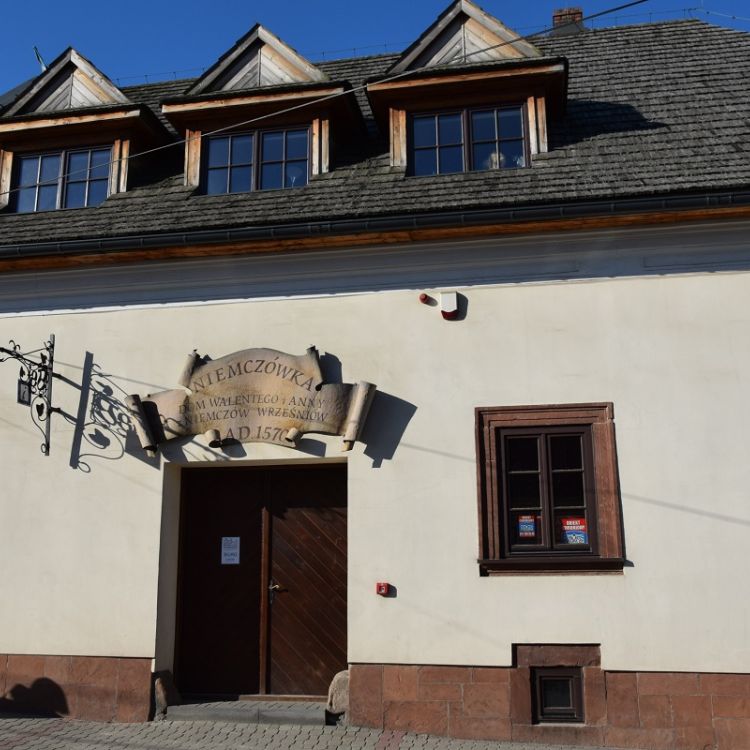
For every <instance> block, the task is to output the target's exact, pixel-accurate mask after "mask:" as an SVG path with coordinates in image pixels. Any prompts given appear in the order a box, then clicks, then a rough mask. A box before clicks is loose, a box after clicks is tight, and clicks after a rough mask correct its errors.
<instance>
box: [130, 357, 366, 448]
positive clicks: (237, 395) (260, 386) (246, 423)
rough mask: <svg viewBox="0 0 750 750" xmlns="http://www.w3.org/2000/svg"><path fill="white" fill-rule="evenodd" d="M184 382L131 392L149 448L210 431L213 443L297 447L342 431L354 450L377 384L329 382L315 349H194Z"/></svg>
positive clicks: (138, 427)
mask: <svg viewBox="0 0 750 750" xmlns="http://www.w3.org/2000/svg"><path fill="white" fill-rule="evenodd" d="M179 382H180V384H181V385H182V386H183V387H182V388H179V389H174V390H170V391H161V392H160V393H153V394H149V395H148V396H144V397H143V398H141V397H140V396H129V397H128V399H127V405H128V408H129V409H130V412H131V415H132V416H133V421H134V424H135V427H136V432H137V433H138V437H139V439H140V441H141V445H142V446H143V448H144V449H145V450H148V451H154V450H156V447H157V445H158V444H159V443H161V442H164V441H165V440H171V439H172V438H178V437H186V436H191V435H205V436H206V439H207V440H208V442H209V444H210V445H211V447H214V448H216V447H219V446H221V445H225V444H228V443H231V442H241V443H253V442H259V443H275V444H276V445H285V446H290V447H293V446H294V445H295V443H296V442H297V440H298V439H299V438H300V437H301V436H302V435H303V434H304V433H306V432H318V433H322V434H325V435H342V436H343V438H344V450H351V448H352V445H353V444H354V441H355V440H356V439H357V438H358V437H359V435H360V432H361V430H362V427H363V425H364V422H365V419H366V418H367V412H368V410H369V408H370V404H371V403H372V399H373V396H374V395H375V386H374V385H372V383H364V382H360V383H357V384H356V385H352V384H349V383H324V382H323V376H322V373H321V370H320V362H319V360H318V351H317V349H315V347H311V348H310V349H308V350H307V352H305V354H303V355H301V356H295V355H292V354H284V353H283V352H278V351H275V350H274V349H245V350H244V351H241V352H235V353H234V354H229V355H228V356H226V357H222V358H221V359H215V360H212V359H209V358H208V357H200V356H198V355H197V354H195V353H194V354H192V355H190V357H189V359H188V363H187V365H186V366H185V369H184V370H183V373H182V375H181V376H180V378H179Z"/></svg>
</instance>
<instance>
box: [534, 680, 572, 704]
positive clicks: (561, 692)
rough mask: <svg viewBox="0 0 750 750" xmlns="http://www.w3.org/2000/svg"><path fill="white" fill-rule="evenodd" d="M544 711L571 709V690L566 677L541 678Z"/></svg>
mask: <svg viewBox="0 0 750 750" xmlns="http://www.w3.org/2000/svg"><path fill="white" fill-rule="evenodd" d="M541 679H542V691H541V692H542V707H543V708H544V709H561V708H573V690H572V685H571V681H570V678H568V677H542V678H541Z"/></svg>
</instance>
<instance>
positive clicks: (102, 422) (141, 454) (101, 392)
mask: <svg viewBox="0 0 750 750" xmlns="http://www.w3.org/2000/svg"><path fill="white" fill-rule="evenodd" d="M63 380H64V381H65V382H66V383H67V384H68V385H70V386H72V387H74V388H78V389H79V390H80V393H81V395H80V399H79V401H78V413H77V415H76V416H75V417H71V416H70V415H67V414H64V415H63V416H65V417H66V418H67V419H68V421H70V422H72V423H73V424H74V425H75V431H74V433H73V443H72V445H71V449H70V467H71V468H73V469H78V470H79V471H82V472H84V473H86V474H88V473H89V472H91V469H92V465H91V462H92V461H117V460H118V459H120V458H122V457H123V456H125V455H126V454H127V455H130V456H132V457H133V458H137V459H138V460H139V461H142V462H143V463H146V464H148V465H149V466H153V467H154V468H155V469H158V468H159V466H160V458H159V455H158V454H157V455H156V456H153V457H151V456H149V455H148V454H147V453H146V452H145V451H144V450H143V449H142V448H141V445H140V443H139V441H138V438H137V436H136V433H135V429H134V427H133V422H132V419H131V416H130V413H129V411H128V408H127V406H125V404H124V401H123V399H124V398H125V397H126V396H127V395H129V394H128V392H127V391H125V390H124V389H123V388H122V387H121V386H120V385H119V384H118V383H117V379H116V378H115V376H113V375H111V374H107V373H105V372H103V371H102V369H101V367H100V366H99V365H98V364H96V363H95V362H94V355H93V354H92V353H91V352H86V356H85V358H84V362H83V368H82V372H81V384H80V386H79V385H78V384H76V383H74V382H73V381H71V380H68V379H67V378H64V379H63Z"/></svg>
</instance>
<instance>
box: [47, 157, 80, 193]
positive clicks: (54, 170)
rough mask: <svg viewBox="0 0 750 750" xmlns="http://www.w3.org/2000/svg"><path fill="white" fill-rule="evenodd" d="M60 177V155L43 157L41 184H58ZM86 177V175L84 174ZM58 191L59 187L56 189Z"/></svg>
mask: <svg viewBox="0 0 750 750" xmlns="http://www.w3.org/2000/svg"><path fill="white" fill-rule="evenodd" d="M59 176H60V154H54V155H52V156H43V157H42V169H41V173H40V180H39V181H40V182H47V183H50V182H56V181H57V178H58V177H59ZM84 176H85V173H84ZM55 191H57V187H55Z"/></svg>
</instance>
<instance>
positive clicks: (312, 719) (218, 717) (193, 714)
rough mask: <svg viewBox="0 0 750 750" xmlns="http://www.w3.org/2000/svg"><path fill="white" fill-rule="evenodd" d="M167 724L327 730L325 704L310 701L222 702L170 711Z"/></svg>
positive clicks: (188, 706)
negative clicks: (289, 726) (217, 723)
mask: <svg viewBox="0 0 750 750" xmlns="http://www.w3.org/2000/svg"><path fill="white" fill-rule="evenodd" d="M166 720H167V721H222V722H228V723H233V724H297V725H300V724H301V725H310V726H325V724H326V704H325V703H317V702H309V701H247V700H243V701H219V702H211V703H186V704H182V705H179V706H169V707H168V708H167V715H166Z"/></svg>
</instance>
